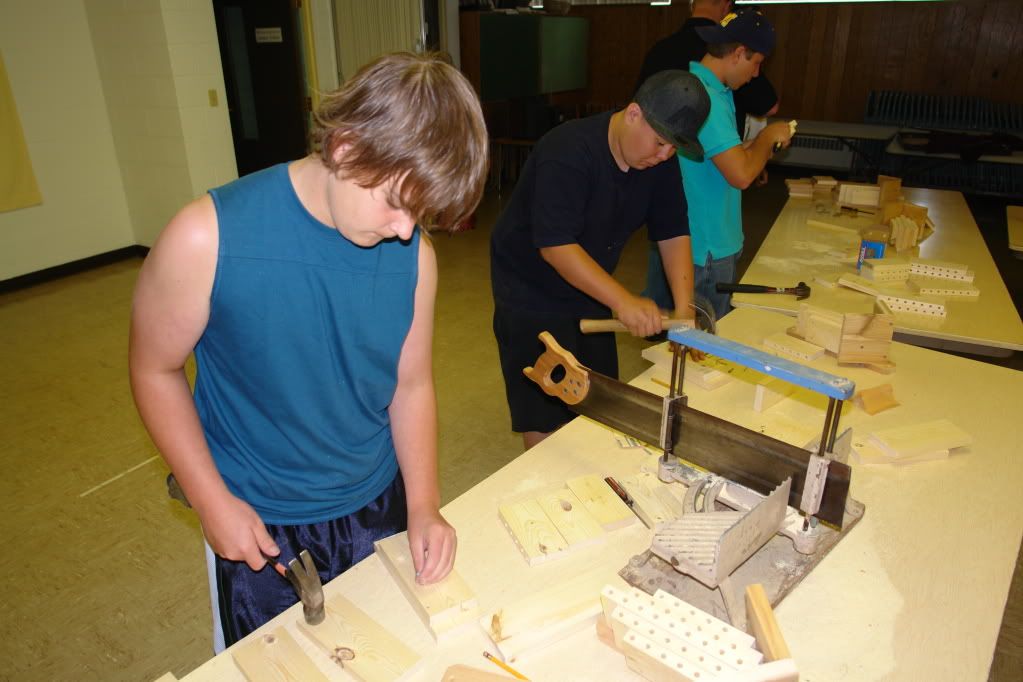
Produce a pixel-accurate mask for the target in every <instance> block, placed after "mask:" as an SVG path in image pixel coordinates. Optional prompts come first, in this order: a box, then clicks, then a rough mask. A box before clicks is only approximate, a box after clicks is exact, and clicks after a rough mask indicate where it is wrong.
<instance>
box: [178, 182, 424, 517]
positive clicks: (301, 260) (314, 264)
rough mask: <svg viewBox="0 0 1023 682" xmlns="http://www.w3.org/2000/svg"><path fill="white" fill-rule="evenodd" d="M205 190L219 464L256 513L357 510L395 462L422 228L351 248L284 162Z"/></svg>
mask: <svg viewBox="0 0 1023 682" xmlns="http://www.w3.org/2000/svg"><path fill="white" fill-rule="evenodd" d="M210 194H211V195H212V196H213V202H214V204H215V206H216V210H217V222H218V228H219V238H220V246H219V250H218V256H217V269H216V275H215V278H214V282H213V292H212V295H211V299H210V316H209V322H208V324H207V326H206V330H205V332H204V333H203V335H202V338H201V339H200V340H199V343H198V344H197V345H196V348H195V358H196V365H197V372H196V381H195V403H196V407H197V409H198V412H199V417H200V419H201V420H202V424H203V429H204V432H205V434H206V440H207V442H208V443H209V447H210V451H211V452H212V454H213V458H214V460H215V462H216V465H217V468H218V469H219V470H220V473H221V475H222V476H223V478H224V481H225V482H226V484H227V486H228V488H229V489H230V490H231V492H232V493H234V494H235V495H237V496H238V497H240V498H242V499H244V500H245V501H247V502H248V503H249V504H251V505H252V506H253V508H254V509H255V510H256V512H258V513H259V515H260V517H261V518H262V519H263V521H264V522H265V523H273V524H284V525H296V524H305V523H319V522H322V521H327V520H331V519H335V518H338V517H341V516H344V515H346V514H350V513H352V512H354V511H357V510H359V509H361V508H363V507H364V506H366V505H367V504H368V503H369V502H371V501H372V500H373V499H374V498H375V497H377V496H378V495H379V494H380V493H381V492H383V490H384V489H385V488H386V487H387V486H388V484H390V482H391V481H392V480H393V479H394V476H395V474H396V473H397V471H398V465H397V459H396V457H395V452H394V443H393V440H392V437H391V423H390V419H389V417H388V411H387V410H388V407H389V406H390V404H391V400H392V398H393V397H394V391H395V387H396V386H397V374H398V359H399V356H400V353H401V348H402V344H403V343H404V342H405V337H406V336H407V335H408V331H409V328H410V326H411V324H412V314H413V308H414V298H415V288H416V282H417V278H418V255H419V231H418V229H417V230H416V231H415V233H414V234H413V237H412V239H411V240H410V241H408V242H402V241H399V240H397V239H391V240H385V241H383V242H381V243H380V244H378V245H377V246H374V247H372V248H363V247H360V246H357V245H355V244H353V243H352V242H350V241H348V240H347V239H346V238H344V237H343V236H341V233H340V232H338V231H337V230H336V229H334V228H332V227H329V226H327V225H324V224H323V223H321V222H320V221H318V220H317V219H316V218H314V217H313V216H312V215H311V214H310V213H309V212H308V211H307V210H306V209H305V207H304V206H302V204H301V202H300V201H299V199H298V195H297V194H296V193H295V190H294V188H293V187H292V184H291V180H290V178H289V176H288V166H287V164H281V165H277V166H273V167H271V168H268V169H266V170H263V171H259V172H257V173H253V174H251V175H248V176H246V177H244V178H241V179H239V180H236V181H234V182H232V183H230V184H228V185H225V186H223V187H220V188H217V189H214V190H211V191H210Z"/></svg>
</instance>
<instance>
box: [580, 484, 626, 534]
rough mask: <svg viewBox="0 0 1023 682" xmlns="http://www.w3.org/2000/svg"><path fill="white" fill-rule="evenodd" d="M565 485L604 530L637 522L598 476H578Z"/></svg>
mask: <svg viewBox="0 0 1023 682" xmlns="http://www.w3.org/2000/svg"><path fill="white" fill-rule="evenodd" d="M565 485H567V486H568V489H569V490H571V491H572V492H573V493H575V496H576V497H578V498H579V501H580V502H582V503H583V506H585V507H586V511H588V512H589V513H590V514H591V515H592V516H593V518H594V519H596V520H597V523H599V524H600V525H601V526H602V527H603V528H604V530H606V531H612V530H618V529H619V528H625V527H626V526H631V525H632V524H634V523H636V522H637V521H639V519H638V518H637V517H636V515H635V514H633V513H632V510H631V509H629V507H628V505H626V504H625V503H624V502H622V499H621V498H620V497H618V495H616V494H615V493H614V491H613V490H611V486H609V485H608V484H607V483H605V482H604V479H602V478H601V477H600V476H596V475H590V476H580V477H579V478H573V479H570V480H568V481H567V482H566V483H565Z"/></svg>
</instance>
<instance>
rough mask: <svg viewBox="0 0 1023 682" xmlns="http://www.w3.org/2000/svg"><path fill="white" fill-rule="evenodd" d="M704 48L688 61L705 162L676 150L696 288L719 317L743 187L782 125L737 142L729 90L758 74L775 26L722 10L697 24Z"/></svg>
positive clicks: (756, 16)
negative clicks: (705, 104) (699, 91)
mask: <svg viewBox="0 0 1023 682" xmlns="http://www.w3.org/2000/svg"><path fill="white" fill-rule="evenodd" d="M697 32H698V33H699V35H700V37H701V38H703V39H704V40H706V41H707V54H706V55H704V57H703V59H701V60H700V61H699V62H690V64H689V71H690V73H692V74H693V75H694V76H696V77H697V78H698V79H699V80H700V82H701V83H703V85H704V87H705V88H706V89H707V94H708V95H709V96H710V114H709V115H708V116H707V122H706V123H705V124H704V125H703V127H702V128H701V129H700V132H699V136H698V137H699V141H700V144H701V145H702V146H703V149H704V160H703V161H702V162H697V161H693V160H692V159H688V158H686V157H684V156H681V155H680V156H679V164H680V165H681V167H682V183H683V185H684V186H685V192H686V196H687V197H689V228H690V232H691V233H692V246H693V262H694V264H695V268H694V277H695V293H696V294H699V295H702V296H704V297H706V298H707V299H708V300H710V301H711V303H712V304H713V306H714V312H715V313H716V314H717V316H718V317H719V318H720V317H722V316H723V315H724V314H725V313H727V312H728V311H729V310H730V308H731V306H730V303H729V295H728V294H719V293H718V292H717V290H716V285H717V283H718V282H732V281H734V280H735V264H736V261H737V260H738V258H739V254H740V252H741V251H742V241H743V236H742V190H744V189H746V188H747V187H748V186H749V185H750V184H751V183H752V182H753V181H754V180H756V178H757V176H759V175H760V173H761V172H762V171H763V170H764V166H766V165H767V161H768V160H769V159H770V158H771V155H772V154H773V152H774V147H775V145H776V144H777V145H781V146H782V147H787V146H788V145H789V142H790V140H791V138H792V133H791V131H790V130H789V125H788V123H784V122H779V123H773V124H771V125H769V126H767V127H765V128H764V129H763V130H762V131H760V134H759V135H757V137H756V138H754V139H753V140H751V141H749V142H747V143H745V144H744V143H743V142H742V140H741V139H739V134H738V132H737V131H736V128H735V100H734V99H733V97H732V91H733V90H735V89H737V88H740V87H742V86H743V85H745V84H746V83H748V82H749V81H750V80H751V79H752V78H753V77H754V76H756V75H757V74H758V73H760V64H761V63H762V62H763V61H764V58H765V57H766V56H767V55H768V54H770V53H771V50H773V49H774V42H775V36H774V28H773V27H772V26H771V24H770V23H769V22H768V21H767V19H766V18H764V16H763V15H762V14H760V13H759V12H744V13H742V14H729V15H727V16H726V17H725V18H724V19H722V20H721V23H720V24H719V25H716V26H701V27H699V28H698V29H697Z"/></svg>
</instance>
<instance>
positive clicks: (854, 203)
mask: <svg viewBox="0 0 1023 682" xmlns="http://www.w3.org/2000/svg"><path fill="white" fill-rule="evenodd" d="M880 197H881V188H880V187H878V186H877V185H871V184H869V183H864V182H840V183H838V203H839V204H841V205H843V206H851V207H853V208H856V209H857V210H859V209H860V208H863V209H867V210H869V209H871V208H872V209H874V210H876V209H877V207H878V206H879V204H878V201H879V200H880Z"/></svg>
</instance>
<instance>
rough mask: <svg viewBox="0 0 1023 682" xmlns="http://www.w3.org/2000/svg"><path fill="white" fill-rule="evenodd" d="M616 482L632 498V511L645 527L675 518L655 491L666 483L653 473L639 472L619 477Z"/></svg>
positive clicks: (665, 485)
mask: <svg viewBox="0 0 1023 682" xmlns="http://www.w3.org/2000/svg"><path fill="white" fill-rule="evenodd" d="M618 482H619V483H620V484H621V486H622V487H623V488H625V492H627V493H629V496H630V497H631V498H632V500H633V504H632V511H633V512H634V513H635V514H636V516H638V517H639V520H640V521H642V522H643V524H644V525H645V526H646V527H647V528H653V527H654V526H656V525H657V524H658V523H664V522H665V521H671V520H672V519H674V518H676V516H675V514H674V512H673V511H672V509H670V508H668V507H666V506H665V505H664V502H662V501H661V499H660V498H659V497H658V495H657V493H656V492H655V490H657V489H658V488H664V487H667V484H666V483H662V482H661V481H659V480H658V479H657V476H655V475H654V474H651V473H649V472H640V473H638V474H634V475H632V476H626V477H625V478H619V479H618Z"/></svg>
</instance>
